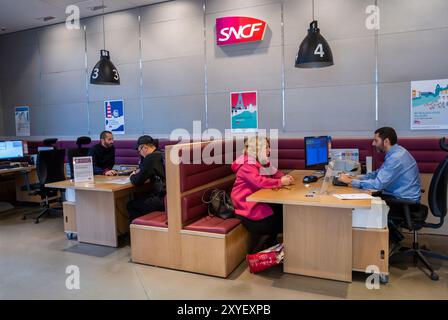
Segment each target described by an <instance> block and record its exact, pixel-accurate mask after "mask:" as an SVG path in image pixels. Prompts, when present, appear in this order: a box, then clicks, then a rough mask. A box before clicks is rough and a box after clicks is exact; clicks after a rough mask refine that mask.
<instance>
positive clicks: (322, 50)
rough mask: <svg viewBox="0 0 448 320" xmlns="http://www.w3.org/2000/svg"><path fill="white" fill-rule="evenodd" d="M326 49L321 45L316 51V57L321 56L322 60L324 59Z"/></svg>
mask: <svg viewBox="0 0 448 320" xmlns="http://www.w3.org/2000/svg"><path fill="white" fill-rule="evenodd" d="M324 54H325V53H324V48H323V47H322V43H319V44H318V45H317V47H316V50H314V55H316V56H320V57H321V58H323V57H324Z"/></svg>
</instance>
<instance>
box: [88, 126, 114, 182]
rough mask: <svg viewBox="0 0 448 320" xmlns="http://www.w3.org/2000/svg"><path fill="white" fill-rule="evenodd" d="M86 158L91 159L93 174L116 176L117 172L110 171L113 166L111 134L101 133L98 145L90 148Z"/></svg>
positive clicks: (112, 137) (112, 139) (108, 132)
mask: <svg viewBox="0 0 448 320" xmlns="http://www.w3.org/2000/svg"><path fill="white" fill-rule="evenodd" d="M88 156H90V157H92V162H93V174H95V175H101V174H104V175H106V176H115V175H117V172H116V171H115V170H113V169H112V168H113V167H114V165H115V146H114V136H113V135H112V132H110V131H103V132H101V134H100V143H98V144H96V145H94V146H93V147H92V148H90V150H89V153H88Z"/></svg>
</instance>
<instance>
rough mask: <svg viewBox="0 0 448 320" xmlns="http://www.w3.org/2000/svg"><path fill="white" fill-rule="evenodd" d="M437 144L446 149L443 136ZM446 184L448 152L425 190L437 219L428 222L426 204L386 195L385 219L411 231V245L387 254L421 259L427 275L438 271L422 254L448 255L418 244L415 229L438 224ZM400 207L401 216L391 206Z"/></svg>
mask: <svg viewBox="0 0 448 320" xmlns="http://www.w3.org/2000/svg"><path fill="white" fill-rule="evenodd" d="M439 145H440V148H441V149H442V150H444V151H447V152H448V145H447V144H446V143H445V138H441V139H440V142H439ZM447 184H448V156H447V157H446V158H445V159H444V160H443V161H442V162H440V164H439V165H438V166H437V168H436V171H435V172H434V175H433V177H432V179H431V184H430V187H429V193H428V204H429V208H430V209H431V213H432V215H433V216H435V217H437V218H439V222H438V223H428V222H426V218H427V216H428V207H427V206H425V205H423V204H420V203H417V202H413V201H409V200H402V199H388V200H387V203H388V205H390V206H391V210H390V211H389V219H390V220H391V222H392V223H395V225H397V226H398V227H402V228H405V229H407V230H409V231H412V233H413V241H412V248H406V247H401V246H398V247H397V248H395V249H394V250H393V251H392V252H391V253H390V255H389V256H390V257H392V256H394V255H399V254H400V255H401V254H404V255H411V256H413V257H414V263H417V262H418V261H421V262H422V263H423V264H424V265H425V267H426V268H427V269H428V271H429V272H430V276H431V279H432V280H434V281H437V280H439V275H438V274H437V273H436V272H435V271H434V268H433V267H432V265H431V264H430V263H429V262H428V260H427V259H426V257H431V258H437V259H442V260H448V256H445V255H442V254H438V253H435V252H432V251H430V250H429V249H427V248H426V247H424V246H420V244H419V242H418V230H420V229H422V228H432V229H438V228H440V227H442V225H443V222H444V219H445V216H446V213H447ZM394 207H395V208H400V207H401V209H402V210H403V211H402V212H404V217H403V215H401V218H400V217H395V216H394V212H393V209H392V208H394Z"/></svg>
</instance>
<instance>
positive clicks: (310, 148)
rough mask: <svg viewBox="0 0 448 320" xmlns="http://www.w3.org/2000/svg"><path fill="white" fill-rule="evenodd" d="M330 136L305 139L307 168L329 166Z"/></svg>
mask: <svg viewBox="0 0 448 320" xmlns="http://www.w3.org/2000/svg"><path fill="white" fill-rule="evenodd" d="M328 140H329V137H328V136H320V137H305V166H306V167H313V166H317V165H326V164H328Z"/></svg>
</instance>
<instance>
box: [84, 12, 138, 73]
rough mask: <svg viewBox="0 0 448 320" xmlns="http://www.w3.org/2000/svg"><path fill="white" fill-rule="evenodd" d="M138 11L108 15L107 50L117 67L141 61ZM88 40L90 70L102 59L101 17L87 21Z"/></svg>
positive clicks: (106, 27) (106, 18)
mask: <svg viewBox="0 0 448 320" xmlns="http://www.w3.org/2000/svg"><path fill="white" fill-rule="evenodd" d="M138 15H139V11H138V10H130V11H123V12H117V13H113V14H111V15H106V17H105V20H104V24H105V30H106V49H107V50H109V51H110V54H111V60H112V62H113V63H114V64H115V65H116V66H117V65H121V64H128V63H138V62H139V60H140V42H139V41H140V40H139V22H138ZM84 25H85V26H86V38H87V61H88V70H91V69H92V68H93V67H94V66H95V64H96V63H97V62H98V60H99V59H100V50H101V49H103V47H104V46H103V24H102V18H101V17H93V18H88V19H85V21H84Z"/></svg>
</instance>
